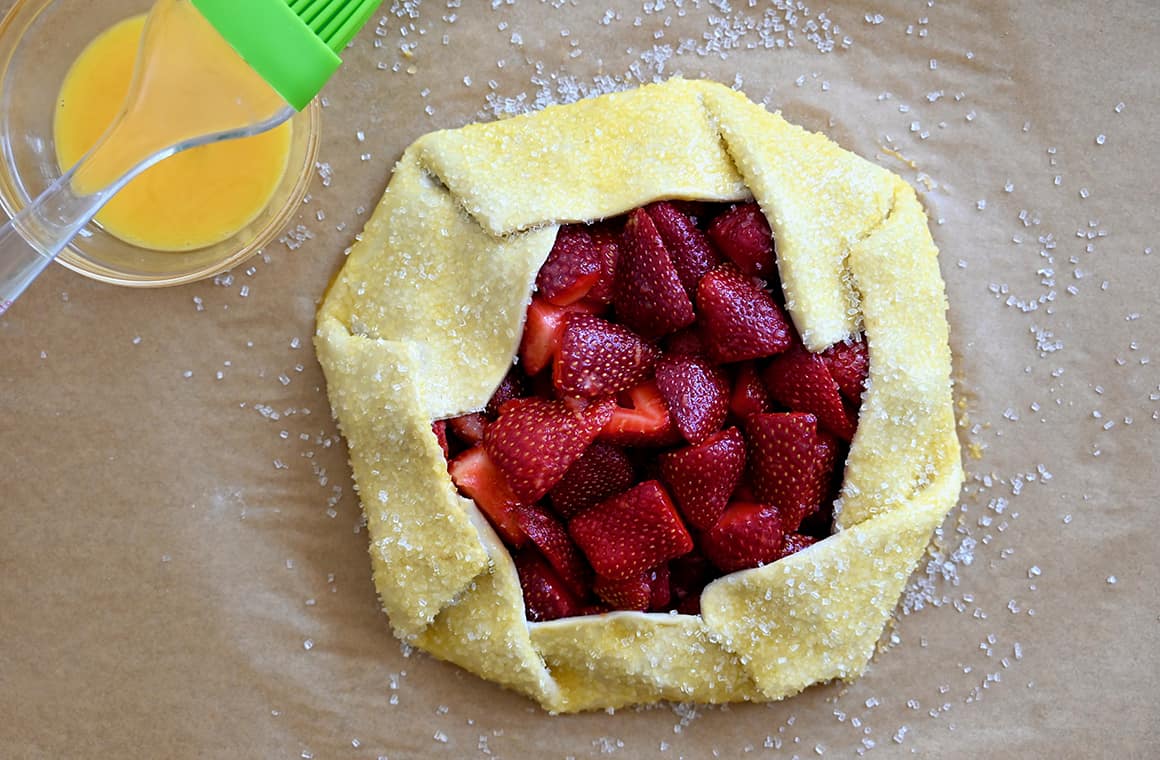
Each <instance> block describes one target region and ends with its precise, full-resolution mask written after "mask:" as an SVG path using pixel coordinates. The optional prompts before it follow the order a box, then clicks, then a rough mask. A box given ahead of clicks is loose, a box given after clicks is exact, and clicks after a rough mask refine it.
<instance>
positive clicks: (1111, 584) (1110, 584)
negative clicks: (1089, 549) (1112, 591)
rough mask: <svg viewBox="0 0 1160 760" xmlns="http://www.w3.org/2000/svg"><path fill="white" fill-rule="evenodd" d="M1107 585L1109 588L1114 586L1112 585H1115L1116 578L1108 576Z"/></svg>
mask: <svg viewBox="0 0 1160 760" xmlns="http://www.w3.org/2000/svg"><path fill="white" fill-rule="evenodd" d="M1107 584H1108V585H1109V586H1114V585H1116V576H1114V575H1109V576H1108V577H1107Z"/></svg>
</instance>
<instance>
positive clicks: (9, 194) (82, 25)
mask: <svg viewBox="0 0 1160 760" xmlns="http://www.w3.org/2000/svg"><path fill="white" fill-rule="evenodd" d="M151 5H152V3H151V2H150V0H99V1H98V2H94V1H93V0H17V2H16V3H15V4H14V5H13V7H12V10H11V11H9V13H8V15H7V16H5V18H4V19H3V21H0V206H3V208H4V211H5V212H7V214H8V216H10V217H11V216H12V215H14V214H16V213H18V212H19V211H20V210H21V209H22V208H24V206H25V205H26V204H27V203H28V202H29V200H30V199H31V198H35V197H36V196H38V195H39V194H40V193H41V192H42V191H43V190H44V189H45V188H46V187H48V185H49V184H51V183H52V182H53V180H55V179H56V178H57V177H59V176H60V173H61V172H60V167H59V166H58V165H57V160H56V148H55V145H54V144H53V130H52V122H53V116H54V114H55V110H56V96H57V93H58V92H59V91H60V86H61V83H62V82H63V81H64V78H65V74H66V73H67V72H68V69H69V66H71V65H72V62H73V60H74V59H75V58H76V57H77V56H78V55H80V53H81V51H82V50H84V48H85V46H86V45H88V43H89V42H91V41H92V40H93V38H94V37H96V36H97V35H98V34H100V33H101V32H102V31H104V30H105V29H107V28H108V27H110V26H112V25H113V24H115V23H116V22H118V21H121V20H122V19H125V18H127V17H129V16H133V15H137V14H140V13H145V12H146V11H148V10H149V7H150V6H151ZM320 121H321V114H320V109H319V106H318V103H317V101H315V102H313V103H311V104H310V106H309V107H307V108H306V109H305V110H303V111H302V112H301V113H299V114H297V115H295V116H294V118H293V119H291V122H290V123H291V144H290V156H289V160H288V162H287V165H286V171H285V173H284V174H283V176H282V181H281V183H280V184H279V185H278V188H277V190H275V192H274V197H273V198H272V199H271V201H270V203H269V204H268V205H267V206H266V208H265V209H264V210H263V211H262V212H261V213H260V214H259V215H258V216H257V218H255V219H254V220H253V221H252V222H251V223H250V224H249V225H247V226H246V227H244V228H243V229H241V230H240V231H239V232H237V233H236V234H235V235H233V236H232V237H230V238H228V239H227V240H224V241H222V242H220V243H218V244H216V245H212V246H208V247H206V248H199V249H196V250H192V251H184V252H169V251H154V250H149V249H147V248H141V247H138V246H135V245H132V244H130V243H126V242H125V241H123V240H121V239H120V238H117V237H114V236H113V235H111V234H109V233H107V232H105V231H104V230H103V229H101V227H100V225H99V224H97V223H95V222H94V223H91V224H89V225H88V226H86V227H85V228H84V229H83V230H82V231H81V233H80V234H79V235H77V237H75V238H74V239H73V241H72V242H71V243H70V244H69V246H68V247H67V248H65V249H64V250H63V251H62V252H61V254H60V255H59V256H58V257H57V259H56V260H57V261H58V262H60V263H61V264H63V265H64V266H66V267H68V268H69V269H71V270H73V271H74V272H79V273H81V274H83V275H85V276H87V277H92V278H93V279H96V280H100V281H102V282H108V283H113V284H116V285H128V286H133V287H161V286H165V285H179V284H181V283H185V282H192V281H194V280H200V279H202V278H205V277H212V276H213V275H215V274H218V273H220V272H223V271H225V270H227V269H229V268H231V267H234V266H236V265H238V264H239V263H241V262H242V261H245V260H246V259H247V258H249V257H250V256H253V255H254V254H255V253H257V252H258V251H259V250H260V249H261V248H262V247H263V246H265V245H267V244H269V243H270V242H271V241H273V240H274V239H275V238H276V237H277V236H278V235H279V234H280V233H281V232H282V230H283V229H284V228H285V226H286V224H287V223H288V222H289V221H290V219H291V217H292V216H293V215H294V214H295V212H296V211H297V210H298V207H299V205H300V204H301V202H302V198H303V196H305V194H306V188H307V186H308V185H309V183H310V177H311V176H312V174H313V170H314V162H315V159H316V157H317V153H318V141H319V130H320Z"/></svg>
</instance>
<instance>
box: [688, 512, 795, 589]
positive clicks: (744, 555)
mask: <svg viewBox="0 0 1160 760" xmlns="http://www.w3.org/2000/svg"><path fill="white" fill-rule="evenodd" d="M784 539H785V529H784V528H783V527H782V522H781V515H780V514H779V512H778V509H777V507H775V506H772V505H769V504H755V503H750V502H734V503H733V504H730V505H729V508H728V509H726V510H725V514H723V515H721V519H720V520H718V521H717V523H716V524H715V525H714V526H713V527H712V528H711V529H710V530H709V532H708V533H706V534H705V535H704V537H703V539H702V542H701V548H702V549H704V551H705V555H706V556H707V557H708V558H709V561H710V562H712V563H713V564H714V565H716V566H717V568H718V569H719V570H721V572H724V573H732V572H736V571H738V570H747V569H749V568H752V567H760V566H761V565H768V564H769V563H771V562H775V561H777V559H778V557H779V556H780V554H781V547H782V542H783V541H784Z"/></svg>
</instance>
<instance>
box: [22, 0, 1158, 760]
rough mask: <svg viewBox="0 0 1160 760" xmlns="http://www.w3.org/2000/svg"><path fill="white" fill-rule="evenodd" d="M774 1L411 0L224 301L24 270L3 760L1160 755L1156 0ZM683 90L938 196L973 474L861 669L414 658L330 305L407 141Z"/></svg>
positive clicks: (372, 45) (329, 99) (333, 89)
mask: <svg viewBox="0 0 1160 760" xmlns="http://www.w3.org/2000/svg"><path fill="white" fill-rule="evenodd" d="M8 5H9V3H7V2H0V8H7V7H8ZM750 5H751V3H746V2H734V3H725V2H712V3H710V2H692V1H691V0H686V1H685V2H674V0H668V1H667V2H666V1H665V0H651V1H650V2H641V0H637V1H636V2H621V1H619V0H605V2H602V3H599V4H591V3H580V2H564V1H557V2H531V1H529V0H519V2H510V1H505V2H501V1H500V0H495V1H494V2H492V3H482V2H466V3H461V2H447V3H437V2H428V3H423V4H421V5H420V3H419V2H418V1H417V0H416V1H415V2H393V3H392V2H387V3H385V4H384V7H383V11H382V19H383V20H382V21H381V22H379V23H377V25H376V23H374V22H372V25H371V27H370V28H368V29H367V30H366V31H364V33H363V34H362V35H361V36H360V37H359V38H358V39H357V40H356V42H355V43H354V45H353V46H352V48H350V49H349V50H347V51H346V53H345V55H344V57H345V59H346V64H345V65H344V67H343V69H342V70H341V71H340V72H339V74H338V75H337V77H336V78H335V80H334V81H333V82H332V83H331V85H330V86H329V87H328V88H327V90H326V92H325V98H326V103H327V107H326V110H325V112H324V116H325V125H324V126H325V137H324V145H323V149H322V155H321V161H322V162H324V165H323V166H321V167H320V170H319V176H318V177H317V178H316V179H315V182H314V185H313V187H312V191H311V197H310V199H309V201H308V202H307V203H306V204H304V205H303V208H302V210H301V213H300V214H299V216H298V219H297V220H296V221H295V222H294V223H293V224H294V225H297V227H296V228H294V227H292V228H291V230H290V231H289V232H290V233H291V234H290V235H289V236H288V237H287V238H286V239H285V240H284V242H282V243H279V244H275V245H272V246H270V247H269V248H268V249H267V250H266V251H265V254H264V256H263V257H261V258H257V259H255V260H253V261H252V262H250V263H248V264H246V265H243V266H241V267H239V268H238V269H237V270H235V271H234V272H232V273H231V275H232V276H230V277H222V278H219V279H218V281H217V282H216V283H215V282H212V281H211V282H203V283H199V284H194V285H190V286H186V287H181V288H174V289H167V290H156V291H131V290H126V289H119V288H114V287H111V286H105V285H100V284H97V283H93V282H90V281H88V280H85V279H83V278H81V277H79V276H76V275H73V274H71V273H70V272H68V271H66V270H64V269H63V268H62V267H54V268H53V269H52V270H50V271H49V272H48V273H47V274H46V275H45V276H43V277H42V278H41V279H40V280H39V281H38V282H37V283H35V285H34V286H33V287H32V288H31V289H30V291H29V292H28V293H27V294H26V295H25V296H24V297H23V298H22V299H21V300H20V301H19V302H18V303H17V304H16V305H15V307H14V308H13V309H12V310H11V312H9V314H8V315H6V316H5V317H4V318H3V319H0V348H2V350H3V356H4V358H3V360H2V362H0V413H2V416H0V716H2V717H0V755H2V756H4V757H14V758H38V757H81V756H96V755H107V756H115V757H175V758H178V757H202V756H210V757H271V758H296V757H301V758H312V757H313V758H330V757H351V758H377V757H389V758H426V757H435V758H439V757H456V758H458V757H476V756H489V757H510V758H516V757H555V758H562V757H592V756H599V755H605V754H610V755H619V756H623V757H674V758H676V757H685V758H702V757H741V756H745V755H747V754H752V755H753V756H757V757H791V756H794V755H797V756H801V757H814V756H818V755H826V756H838V757H846V756H851V755H854V754H855V753H857V752H863V753H867V754H870V755H871V756H879V757H900V756H904V755H911V754H916V755H918V756H924V757H936V756H937V757H950V758H966V757H996V756H1010V757H1053V758H1070V757H1077V758H1078V757H1095V756H1105V757H1154V756H1156V755H1157V754H1158V753H1160V729H1158V728H1157V725H1156V724H1157V719H1158V718H1160V710H1158V708H1157V705H1156V701H1155V699H1156V694H1157V681H1158V680H1160V595H1158V594H1157V588H1158V587H1160V571H1158V569H1157V563H1156V561H1155V549H1154V547H1155V536H1156V535H1158V534H1160V510H1158V509H1157V508H1156V504H1155V494H1156V490H1157V485H1158V478H1157V475H1156V465H1155V457H1156V455H1155V453H1154V448H1155V446H1156V444H1157V443H1158V442H1160V422H1158V421H1157V417H1158V416H1160V346H1157V340H1156V335H1157V332H1158V330H1160V315H1158V313H1157V306H1156V304H1157V299H1156V296H1155V285H1154V283H1155V282H1157V281H1158V280H1160V254H1157V253H1153V252H1152V248H1153V247H1155V246H1156V245H1157V234H1156V222H1155V218H1156V209H1157V207H1158V206H1160V196H1158V193H1157V190H1156V179H1155V178H1156V177H1157V176H1158V175H1160V158H1158V156H1160V150H1158V149H1160V145H1158V141H1157V138H1156V131H1155V124H1156V123H1157V118H1158V117H1160V101H1158V100H1157V98H1156V85H1155V82H1154V76H1155V72H1156V71H1160V52H1158V50H1160V46H1158V45H1157V44H1156V40H1157V38H1158V36H1160V6H1157V5H1156V4H1155V3H1154V2H1148V1H1147V0H1140V1H1139V2H1117V3H1108V4H1103V3H1096V4H1092V3H1079V2H1065V3H1053V2H1039V3H1031V2H1027V3H1022V2H1018V3H1016V2H1011V3H997V2H996V3H989V2H975V3H941V2H938V3H936V2H931V3H911V2H904V1H903V0H875V2H873V3H869V2H832V3H830V4H828V5H825V6H816V7H811V8H810V9H809V10H805V9H804V8H800V7H799V8H797V9H794V10H787V9H786V6H788V5H789V3H785V2H776V3H763V2H754V3H752V6H753V7H749V6H750ZM730 6H732V7H730ZM95 31H96V30H94V32H95ZM791 43H792V44H791ZM826 51H828V52H826ZM675 73H681V74H683V75H685V76H689V77H693V76H702V75H704V76H709V77H712V78H715V79H717V80H719V81H723V82H725V83H728V84H735V85H737V86H739V87H741V88H742V89H744V90H745V91H746V92H747V93H748V94H749V95H750V96H751V97H753V98H755V99H757V100H763V99H764V100H765V102H767V103H768V104H769V105H770V106H771V107H773V108H780V109H782V110H783V111H784V113H785V115H786V116H787V118H789V119H791V120H793V121H796V122H798V123H800V124H803V125H804V126H806V127H809V128H812V129H819V130H823V131H825V132H827V133H828V134H830V135H832V136H833V137H834V138H835V139H837V140H838V141H839V142H840V143H841V144H843V145H844V146H845V147H847V148H850V149H852V150H855V151H857V152H858V153H861V154H862V155H865V156H868V157H871V158H872V159H874V160H876V161H878V162H880V163H882V164H883V165H885V166H888V167H890V168H892V169H894V170H895V171H898V172H899V173H901V174H902V175H903V176H904V177H906V178H907V179H908V180H910V181H911V182H912V183H914V184H915V186H916V187H917V188H918V189H919V190H920V192H921V195H922V198H923V201H924V202H925V203H926V204H927V206H928V209H929V211H930V215H931V217H932V228H933V230H934V234H935V238H936V241H937V242H938V244H939V246H940V247H941V249H942V257H943V258H942V265H943V272H944V276H945V277H946V279H947V285H948V290H949V297H950V302H951V329H952V340H953V348H954V351H955V357H956V362H957V365H956V375H957V378H958V396H959V399H960V401H961V409H960V411H961V414H962V437H963V441H964V443H965V444H966V445H967V448H968V450H969V451H970V452H971V456H970V457H969V458H968V460H967V463H966V464H967V469H968V472H969V473H970V477H969V482H968V486H967V489H966V491H965V493H964V496H963V502H962V506H961V509H960V510H959V511H957V512H956V513H955V514H954V515H952V517H951V519H950V520H948V522H947V524H946V526H945V528H944V531H943V537H942V541H941V547H942V548H940V549H939V550H938V551H937V557H936V559H935V560H934V561H933V562H932V563H930V565H929V567H928V566H924V567H922V568H920V571H919V572H918V573H917V575H916V579H915V590H914V593H913V594H912V595H911V597H910V599H909V604H908V606H909V607H915V606H922V607H924V609H921V610H918V611H915V612H914V613H913V614H906V615H902V616H901V617H900V621H899V623H898V625H897V627H896V628H895V631H894V634H893V642H892V641H891V640H890V638H888V639H887V640H886V642H885V644H886V645H887V647H886V648H887V650H888V651H885V652H883V653H881V654H880V655H879V656H878V657H877V658H876V660H875V662H874V664H873V665H872V666H871V669H870V672H869V673H868V675H867V676H866V677H865V678H863V679H862V680H861V681H859V682H858V683H856V684H854V685H852V686H849V687H846V686H842V685H840V684H839V685H827V686H822V687H815V688H813V689H810V690H809V691H807V692H806V693H804V694H802V695H800V696H798V697H796V698H793V699H790V700H788V701H785V702H783V703H778V704H773V705H737V706H732V707H727V708H694V707H691V706H672V705H666V706H661V707H657V708H652V709H647V710H621V711H618V712H616V713H615V714H614V715H608V714H604V713H597V714H586V715H580V716H573V717H565V718H552V717H549V716H547V715H545V714H544V713H543V712H541V711H540V710H539V709H538V708H536V707H534V706H533V705H532V704H531V703H530V702H528V701H526V700H524V699H523V698H521V697H518V696H516V695H514V694H511V693H508V692H506V691H503V690H501V689H499V688H498V687H495V686H493V685H491V684H488V683H484V682H482V681H479V680H478V679H476V678H474V677H473V676H470V675H468V674H466V673H464V672H462V671H460V670H458V669H456V668H455V667H452V666H449V665H446V664H443V663H440V662H437V661H435V660H433V659H432V658H429V657H427V656H426V655H423V654H420V653H414V654H409V653H407V652H404V651H402V650H401V648H400V645H399V644H398V643H397V641H396V640H395V639H394V638H393V637H392V635H391V633H390V631H389V629H388V626H387V622H386V620H385V618H384V617H383V615H382V613H381V612H379V609H378V604H377V601H376V599H375V596H374V593H373V590H372V587H371V583H370V578H369V562H368V559H367V557H366V536H365V533H364V532H362V530H361V525H360V517H359V511H358V507H357V503H356V500H355V495H354V493H353V489H352V485H351V481H350V473H349V470H348V467H347V464H346V459H345V450H344V446H343V443H342V441H341V440H340V439H339V438H338V437H337V435H336V429H335V425H334V423H333V422H332V421H331V418H330V412H329V408H328V405H327V402H326V399H325V396H324V389H323V387H322V376H321V373H320V371H319V368H318V366H317V364H316V362H315V360H314V358H313V354H312V351H311V348H310V336H311V333H312V330H313V314H314V308H315V305H316V302H317V299H318V298H319V297H320V295H321V294H322V292H323V290H324V288H325V286H326V284H327V282H328V280H329V278H330V277H331V276H332V275H333V273H334V272H335V271H336V270H337V269H338V267H339V266H340V265H341V263H342V260H343V256H342V251H343V249H344V248H345V247H346V246H348V245H349V244H350V243H351V242H352V240H353V238H354V235H355V234H356V233H357V232H358V230H359V229H360V228H361V225H362V223H363V222H364V221H365V219H366V218H367V216H368V214H369V211H368V210H369V209H371V208H372V207H373V205H374V203H375V202H376V201H377V199H378V197H379V195H380V194H381V192H382V190H383V188H384V187H385V185H386V182H387V179H388V176H389V173H390V169H391V166H392V164H393V162H394V161H395V160H396V159H397V158H398V156H399V155H400V154H401V152H402V150H403V148H404V147H405V146H406V145H407V144H408V143H409V142H410V141H411V140H413V139H414V138H416V137H418V136H419V135H420V134H422V133H424V132H426V131H429V130H431V129H436V128H443V127H454V126H459V125H461V124H463V123H466V122H468V121H471V120H474V119H476V118H495V117H496V115H497V114H498V113H509V112H512V111H514V110H518V109H519V108H522V107H533V106H539V105H543V104H545V103H546V102H550V101H562V100H567V99H571V98H574V97H576V96H577V95H579V94H582V93H586V92H589V91H592V90H594V89H602V88H607V87H609V86H613V85H615V84H617V83H626V84H631V83H633V82H637V81H641V80H645V81H651V80H652V79H653V78H654V77H667V76H670V75H672V74H675ZM580 179H581V180H582V178H580ZM1153 357H1154V359H1155V361H1154V362H1150V361H1149V359H1150V358H1153Z"/></svg>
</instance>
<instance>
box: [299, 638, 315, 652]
mask: <svg viewBox="0 0 1160 760" xmlns="http://www.w3.org/2000/svg"><path fill="white" fill-rule="evenodd" d="M302 648H303V649H305V650H306V651H307V652H309V651H310V650H311V649H314V639H306V640H305V641H303V642H302Z"/></svg>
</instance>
